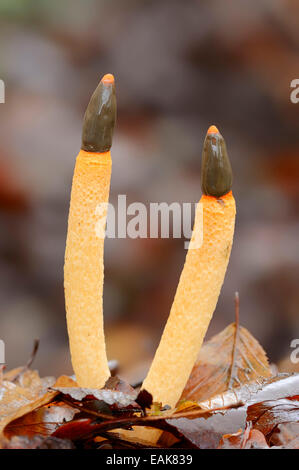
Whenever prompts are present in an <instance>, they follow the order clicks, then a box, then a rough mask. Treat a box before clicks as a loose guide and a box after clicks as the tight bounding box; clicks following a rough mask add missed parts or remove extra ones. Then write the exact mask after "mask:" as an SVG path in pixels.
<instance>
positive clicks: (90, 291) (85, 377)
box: [64, 75, 116, 388]
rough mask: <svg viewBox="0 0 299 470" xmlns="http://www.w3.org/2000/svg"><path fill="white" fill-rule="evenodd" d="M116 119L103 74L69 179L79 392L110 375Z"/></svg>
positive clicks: (69, 270)
mask: <svg viewBox="0 0 299 470" xmlns="http://www.w3.org/2000/svg"><path fill="white" fill-rule="evenodd" d="M115 116H116V99H115V87H114V79H113V76H112V75H105V76H104V77H103V79H102V80H101V82H100V84H99V86H98V87H97V89H96V91H95V92H94V94H93V95H92V97H91V100H90V103H89V105H88V107H87V110H86V113H85V117H84V123H83V133H82V149H81V151H80V152H79V155H78V156H77V160H76V166H75V171H74V176H73V184H72V193H71V202H70V211H69V220H68V234H67V241H66V251H65V265H64V289H65V303H66V312H67V327H68V334H69V342H70V350H71V357H72V364H73V368H74V372H75V375H76V379H77V383H78V385H79V386H81V387H89V388H101V387H103V386H104V384H105V382H106V380H107V379H108V378H109V376H110V371H109V367H108V361H107V356H106V347H105V337H104V327H103V281H104V261H103V258H104V234H105V226H106V215H107V203H108V200H109V189H110V178H111V155H110V147H111V144H112V135H113V128H114V123H115Z"/></svg>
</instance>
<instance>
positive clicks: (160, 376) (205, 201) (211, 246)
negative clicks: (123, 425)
mask: <svg viewBox="0 0 299 470" xmlns="http://www.w3.org/2000/svg"><path fill="white" fill-rule="evenodd" d="M201 183H202V191H203V196H202V198H201V200H200V201H199V204H198V205H197V210H196V216H195V222H194V229H193V234H194V233H195V232H197V231H198V230H200V229H202V230H203V241H202V244H201V246H199V247H193V246H192V245H191V246H190V247H189V250H188V253H187V256H186V261H185V265H184V268H183V271H182V273H181V277H180V281H179V284H178V287H177V291H176V295H175V298H174V301H173V305H172V308H171V311H170V315H169V318H168V321H167V324H166V326H165V329H164V332H163V335H162V338H161V341H160V344H159V347H158V349H157V351H156V354H155V357H154V360H153V362H152V365H151V367H150V370H149V373H148V375H147V377H146V379H145V381H144V382H143V385H142V389H146V390H147V391H148V392H150V393H151V394H152V396H153V400H154V401H156V402H161V403H162V404H163V405H170V406H171V407H172V408H173V407H175V406H176V404H177V402H178V400H179V399H180V397H181V394H182V392H183V390H184V387H185V385H186V383H187V381H188V378H189V376H190V373H191V370H192V368H193V366H194V363H195V361H196V358H197V356H198V353H199V350H200V347H201V345H202V342H203V339H204V337H205V334H206V331H207V329H208V326H209V323H210V321H211V318H212V315H213V312H214V310H215V308H216V304H217V301H218V297H219V294H220V290H221V287H222V284H223V281H224V276H225V272H226V268H227V265H228V261H229V257H230V252H231V247H232V241H233V235H234V226H235V214H236V207H235V200H234V197H233V195H232V191H231V186H232V170H231V165H230V162H229V158H228V155H227V151H226V145H225V141H224V139H223V137H222V136H221V135H220V133H219V131H218V129H217V128H216V127H215V126H211V127H210V128H209V130H208V132H207V135H206V138H205V142H204V147H203V156H202V172H201ZM200 206H201V207H200ZM201 225H202V226H201ZM135 432H136V433H137V434H139V436H140V437H142V438H143V439H146V440H152V441H153V440H155V439H153V436H154V434H155V435H156V437H159V432H158V433H157V431H154V430H148V431H146V430H145V429H143V432H142V431H141V430H138V429H136V431H135ZM151 433H154V434H151ZM128 435H129V433H128ZM156 440H157V439H156Z"/></svg>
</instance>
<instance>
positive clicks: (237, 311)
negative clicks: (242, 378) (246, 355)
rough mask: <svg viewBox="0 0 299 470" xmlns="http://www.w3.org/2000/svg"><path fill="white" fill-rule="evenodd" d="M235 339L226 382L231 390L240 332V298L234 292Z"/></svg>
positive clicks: (237, 293)
mask: <svg viewBox="0 0 299 470" xmlns="http://www.w3.org/2000/svg"><path fill="white" fill-rule="evenodd" d="M235 316H236V319H235V337H234V346H233V354H232V365H231V369H230V377H229V382H228V388H229V389H231V388H233V382H234V380H236V379H235V376H234V375H235V368H236V359H237V351H238V341H239V330H240V323H239V318H240V298H239V292H235Z"/></svg>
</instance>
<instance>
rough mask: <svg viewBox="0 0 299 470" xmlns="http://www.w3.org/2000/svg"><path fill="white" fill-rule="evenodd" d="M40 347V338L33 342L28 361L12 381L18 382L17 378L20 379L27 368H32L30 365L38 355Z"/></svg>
mask: <svg viewBox="0 0 299 470" xmlns="http://www.w3.org/2000/svg"><path fill="white" fill-rule="evenodd" d="M38 347H39V339H35V340H34V343H33V349H32V352H31V354H30V356H29V359H28V361H27V362H26V364H25V365H24V366H23V367H22V369H21V370H20V371H19V372H18V373H17V374H16V376H15V377H14V378H13V379H12V382H16V380H18V379H19V378H20V377H21V376H22V375H23V374H24V372H26V370H28V369H29V368H30V366H31V365H32V363H33V361H34V359H35V357H36V354H37V351H38Z"/></svg>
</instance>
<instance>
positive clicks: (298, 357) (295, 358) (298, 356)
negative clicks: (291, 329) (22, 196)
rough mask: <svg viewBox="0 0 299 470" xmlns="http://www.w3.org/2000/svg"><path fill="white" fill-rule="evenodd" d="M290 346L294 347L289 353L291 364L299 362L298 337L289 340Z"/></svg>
mask: <svg viewBox="0 0 299 470" xmlns="http://www.w3.org/2000/svg"><path fill="white" fill-rule="evenodd" d="M290 347H291V348H292V349H294V350H293V351H292V352H291V354H290V361H291V362H292V363H293V364H298V362H299V339H293V340H292V341H291V344H290Z"/></svg>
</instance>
